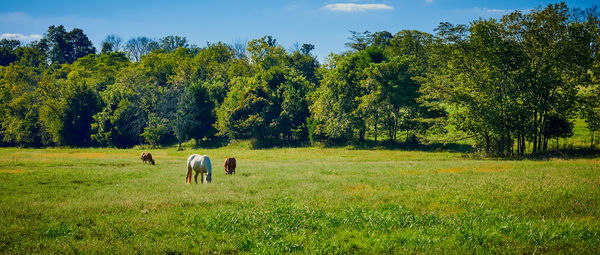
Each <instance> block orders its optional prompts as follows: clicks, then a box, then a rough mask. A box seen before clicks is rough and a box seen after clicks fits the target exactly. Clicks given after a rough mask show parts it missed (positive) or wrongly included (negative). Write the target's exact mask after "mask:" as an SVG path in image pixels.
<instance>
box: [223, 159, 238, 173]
mask: <svg viewBox="0 0 600 255" xmlns="http://www.w3.org/2000/svg"><path fill="white" fill-rule="evenodd" d="M235 166H236V165H235V158H227V159H226V160H225V174H235Z"/></svg>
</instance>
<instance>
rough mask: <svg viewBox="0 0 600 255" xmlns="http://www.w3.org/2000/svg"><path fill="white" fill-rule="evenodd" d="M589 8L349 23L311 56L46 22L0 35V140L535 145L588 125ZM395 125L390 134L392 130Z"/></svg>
mask: <svg viewBox="0 0 600 255" xmlns="http://www.w3.org/2000/svg"><path fill="white" fill-rule="evenodd" d="M598 17H599V15H598V11H597V9H596V8H595V7H593V8H588V9H569V8H568V7H567V6H566V4H564V3H558V4H550V5H547V6H545V7H543V8H542V7H539V8H537V9H535V10H532V11H530V12H526V13H524V12H520V11H515V12H513V13H510V14H507V15H504V16H503V17H502V18H501V19H478V20H474V21H472V22H471V23H470V24H468V25H454V24H450V23H441V24H440V25H439V26H438V27H437V28H436V29H435V34H429V33H425V32H420V31H416V30H402V31H399V32H397V33H396V34H392V33H390V32H387V31H381V32H374V33H371V32H368V31H365V32H353V31H351V36H350V37H349V40H348V43H346V46H347V47H348V49H349V50H347V51H345V52H343V53H339V54H330V55H329V56H328V57H327V58H326V61H325V63H324V64H321V63H319V61H318V60H317V58H316V57H315V56H314V55H313V54H312V53H311V51H312V50H313V49H314V47H315V46H314V45H312V44H296V45H295V46H294V47H293V48H292V49H285V48H284V47H283V46H281V45H280V44H278V43H277V40H276V39H275V38H273V37H271V36H265V37H262V38H258V39H254V40H251V41H249V42H247V43H236V44H233V45H231V44H226V43H222V42H218V43H207V45H206V46H204V47H198V46H195V45H190V44H189V42H188V41H187V39H186V38H185V37H180V36H167V37H163V38H160V39H158V40H154V39H150V38H147V37H137V38H132V39H130V40H128V41H126V42H124V41H123V40H122V38H120V37H118V36H116V35H109V36H107V37H106V39H105V40H104V41H103V43H102V46H101V50H100V51H99V52H98V53H97V51H96V48H95V47H94V46H93V44H92V43H91V42H90V41H89V39H88V38H87V36H86V35H85V34H84V33H83V31H82V30H81V29H77V28H75V29H73V30H71V31H67V30H66V29H65V28H64V27H63V26H50V27H49V28H48V31H47V33H45V34H44V37H43V39H41V40H40V41H37V42H33V43H30V44H27V45H22V44H21V43H20V42H19V41H17V40H9V39H2V40H1V41H0V105H1V106H0V125H1V126H0V127H1V132H0V138H1V140H2V144H3V145H5V146H115V147H131V146H134V145H138V144H150V145H152V146H158V145H164V144H173V143H178V144H179V145H181V143H183V142H185V141H187V140H190V139H194V140H196V143H197V144H198V143H199V142H200V141H201V140H203V139H215V138H218V137H228V138H232V139H251V141H252V143H253V145H254V146H256V147H264V146H272V145H300V144H309V143H325V144H332V145H333V144H347V143H349V142H353V141H364V140H374V141H375V142H377V141H382V140H385V141H390V142H396V141H405V142H415V143H418V142H429V141H431V137H433V136H444V135H447V136H448V134H457V133H460V134H464V136H468V137H472V138H473V139H474V140H475V146H476V147H477V148H479V149H481V150H482V151H485V152H486V153H489V154H495V155H501V156H503V155H512V154H519V155H523V154H525V153H526V152H531V153H544V152H546V151H547V150H548V143H549V142H551V141H552V140H553V139H558V138H561V137H568V136H570V135H572V133H573V122H572V121H573V119H575V118H582V119H584V120H585V122H586V124H587V127H588V128H589V129H590V131H591V135H592V144H593V134H594V132H597V131H598V130H600V86H599V84H600V80H599V77H598V74H600V58H599V56H598V53H599V44H598V43H599V41H600V21H599V19H598ZM399 135H404V137H399Z"/></svg>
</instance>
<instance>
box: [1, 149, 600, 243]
mask: <svg viewBox="0 0 600 255" xmlns="http://www.w3.org/2000/svg"><path fill="white" fill-rule="evenodd" d="M141 151H142V150H134V149H129V150H119V149H17V148H2V149H0V205H1V206H0V233H2V234H1V235H0V253H81V252H83V253H99V252H102V253H134V252H141V253H219V254H222V253H225V254H227V253H283V252H292V253H309V254H323V253H339V254H352V253H362V254H374V253H382V254H389V253H463V254H464V253H519V254H521V253H530V254H531V253H536V252H537V253H588V254H591V253H595V254H597V253H599V252H600V221H599V219H600V158H597V157H596V158H593V157H592V158H576V159H569V160H564V159H529V160H495V159H473V158H467V157H465V156H463V155H462V154H459V153H451V152H419V151H391V150H353V149H348V148H291V149H290V148H280V149H268V150H250V149H248V148H247V146H245V145H243V144H237V145H236V144H234V145H230V146H227V147H223V148H219V149H200V150H190V149H187V150H186V151H176V149H175V148H166V149H157V150H149V151H151V152H152V154H153V155H154V158H155V160H156V165H154V166H152V165H149V164H143V163H142V162H141V160H140V159H139V157H140V153H141ZM192 153H201V154H207V155H209V156H210V157H211V160H212V164H213V182H212V183H211V184H209V185H201V184H198V185H196V184H191V185H186V184H185V173H186V158H187V156H188V155H189V154H192ZM231 156H234V157H236V159H237V161H238V167H237V170H236V175H235V176H229V175H225V173H224V170H223V161H224V159H225V158H226V157H231Z"/></svg>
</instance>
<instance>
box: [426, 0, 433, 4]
mask: <svg viewBox="0 0 600 255" xmlns="http://www.w3.org/2000/svg"><path fill="white" fill-rule="evenodd" d="M425 2H428V3H433V0H425Z"/></svg>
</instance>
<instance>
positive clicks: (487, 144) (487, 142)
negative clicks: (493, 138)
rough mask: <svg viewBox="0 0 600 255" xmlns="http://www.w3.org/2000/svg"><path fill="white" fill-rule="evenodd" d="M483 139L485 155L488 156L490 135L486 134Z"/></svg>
mask: <svg viewBox="0 0 600 255" xmlns="http://www.w3.org/2000/svg"><path fill="white" fill-rule="evenodd" d="M484 138H485V155H486V156H489V155H490V135H489V134H488V133H487V132H486V133H485V134H484Z"/></svg>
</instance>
